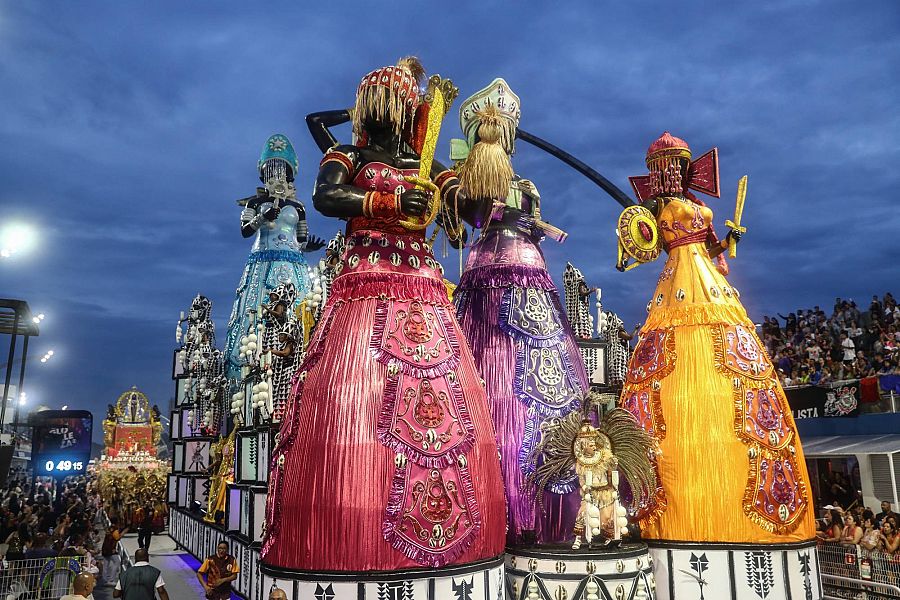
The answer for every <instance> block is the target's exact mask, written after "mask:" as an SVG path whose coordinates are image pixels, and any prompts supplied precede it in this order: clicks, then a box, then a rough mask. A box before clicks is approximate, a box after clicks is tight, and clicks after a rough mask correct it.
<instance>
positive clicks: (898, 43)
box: [0, 0, 900, 439]
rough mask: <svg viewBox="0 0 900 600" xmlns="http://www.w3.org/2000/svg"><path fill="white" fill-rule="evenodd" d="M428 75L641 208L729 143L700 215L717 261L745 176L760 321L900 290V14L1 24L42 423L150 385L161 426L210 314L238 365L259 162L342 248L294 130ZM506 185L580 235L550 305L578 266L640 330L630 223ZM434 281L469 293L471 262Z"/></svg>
mask: <svg viewBox="0 0 900 600" xmlns="http://www.w3.org/2000/svg"><path fill="white" fill-rule="evenodd" d="M410 54H414V55H417V56H419V57H420V58H421V59H422V62H423V63H424V65H425V67H426V69H427V70H428V72H429V73H440V74H441V75H444V76H447V77H450V78H451V79H452V80H453V81H454V83H455V84H456V85H457V86H458V87H459V89H460V95H461V97H466V96H468V95H469V94H471V93H472V92H474V91H475V90H477V89H479V88H481V87H483V86H485V85H486V84H488V83H489V82H490V81H491V80H492V79H493V78H494V77H503V78H505V79H506V80H507V81H508V82H509V84H510V85H511V86H512V88H513V89H514V90H515V91H516V92H517V93H518V94H519V95H520V96H521V98H522V121H521V125H522V127H523V128H524V129H526V130H528V131H529V132H532V133H535V134H537V135H539V136H541V137H544V138H545V139H547V140H549V141H551V142H552V143H554V144H556V145H558V146H560V147H562V148H564V149H566V150H568V151H569V152H571V153H572V154H574V155H575V156H577V157H578V158H580V159H581V160H583V161H585V162H587V163H589V164H590V165H592V166H593V167H595V168H596V169H597V170H598V171H600V172H601V173H603V174H604V175H605V176H606V177H607V178H609V179H610V180H611V181H613V182H614V183H615V184H617V185H618V186H619V187H621V188H622V189H624V190H626V191H630V188H629V187H628V179H627V177H628V176H629V175H638V174H643V173H644V172H645V171H646V168H645V166H644V154H645V151H646V149H647V146H648V145H649V144H650V143H651V142H652V141H653V140H654V139H656V137H658V136H659V135H660V134H661V133H662V131H663V130H666V129H668V130H670V131H671V132H672V133H673V134H674V135H677V136H679V137H682V138H684V139H685V140H687V141H688V142H689V143H690V145H691V147H692V148H693V150H694V155H695V156H699V155H700V154H701V153H703V152H705V151H706V150H707V149H709V148H710V147H712V146H717V147H718V148H719V152H720V167H721V178H722V188H723V189H722V198H720V199H712V198H705V199H706V200H707V201H708V203H709V205H710V206H711V208H712V209H713V210H714V211H715V222H716V228H717V230H718V231H719V233H720V235H722V236H724V234H725V232H726V229H725V227H724V221H725V219H729V218H731V217H732V216H733V211H734V197H735V190H736V184H737V180H738V178H739V177H740V176H741V175H744V174H748V175H749V176H750V179H749V188H748V189H749V191H748V196H747V203H746V209H745V212H744V224H745V225H746V226H747V228H748V230H749V231H748V233H747V235H746V237H745V239H744V241H743V242H742V243H741V245H740V247H739V251H738V256H737V258H736V259H734V260H732V261H731V275H730V278H729V279H730V281H731V283H732V284H733V285H734V286H735V287H737V288H738V289H740V291H741V298H742V300H743V302H744V304H745V306H746V307H747V310H748V311H749V313H750V314H751V316H752V317H754V318H755V319H759V318H761V316H762V315H764V314H773V313H774V312H775V311H779V312H782V313H783V314H786V313H787V312H788V311H791V310H796V309H797V308H803V307H811V306H813V305H815V304H818V305H821V306H822V307H823V308H825V309H826V310H828V311H830V309H831V305H832V304H833V301H834V298H835V296H841V297H844V298H847V297H849V298H853V299H855V300H857V302H859V303H861V304H863V308H865V307H867V306H868V303H869V300H870V299H871V297H872V294H876V293H877V294H879V295H881V294H883V293H884V292H885V291H888V290H893V292H894V293H895V294H896V293H897V292H900V289H898V287H897V285H896V284H897V281H898V274H900V267H898V254H900V242H898V239H900V238H898V225H900V218H898V216H897V210H898V209H897V202H896V193H897V182H898V181H900V110H898V105H900V3H897V2H895V1H892V0H887V1H884V2H837V1H822V2H817V1H814V0H794V1H782V2H740V3H730V2H677V3H671V2H670V3H663V2H597V1H596V0H595V1H591V2H572V1H570V2H535V1H529V2H509V3H499V2H486V1H481V2H473V3H468V2H455V3H447V2H441V3H424V2H422V3H419V2H411V1H407V2H367V3H358V4H357V3H348V2H328V3H320V2H316V3H312V2H292V3H266V4H265V5H263V4H254V5H252V6H249V5H245V4H243V3H242V4H240V5H238V4H233V5H228V4H227V3H184V2H147V3H132V2H106V3H81V2H79V3H72V2H11V1H6V2H0V87H2V89H3V93H2V96H0V143H2V147H3V154H2V160H0V181H2V185H0V208H2V212H0V219H2V223H3V224H6V223H9V222H12V221H24V222H27V223H30V224H32V225H33V226H34V227H35V228H36V229H37V231H38V236H39V242H38V243H39V246H38V248H36V249H35V250H34V251H33V252H31V253H29V254H27V255H25V254H22V255H16V256H13V257H12V258H10V259H2V260H0V296H2V297H6V298H17V299H24V300H27V301H28V302H29V303H30V304H31V307H32V309H33V310H35V311H36V312H43V313H45V314H46V315H47V316H46V320H45V321H44V323H43V325H42V330H41V335H40V337H39V338H37V339H36V340H34V342H33V343H32V346H31V351H30V353H31V354H32V356H35V357H39V356H40V355H41V354H43V352H45V351H46V350H47V349H50V348H52V349H54V350H55V355H54V357H53V359H52V360H51V361H50V362H48V363H47V364H41V363H39V362H38V361H37V360H34V361H32V362H30V366H29V368H28V371H27V379H26V390H27V392H28V397H29V403H30V404H32V405H34V404H38V403H40V404H46V405H49V406H51V407H54V408H58V407H60V406H62V405H64V404H67V405H69V406H70V407H71V408H87V409H90V410H93V411H95V418H96V421H95V430H96V429H99V420H100V418H102V415H103V412H104V410H105V407H106V404H108V403H111V402H114V401H115V399H116V397H117V396H118V395H119V394H120V393H121V392H122V391H124V390H125V389H127V388H128V387H130V386H132V385H136V386H138V387H139V388H140V389H142V390H143V391H145V392H146V393H147V394H148V395H149V396H150V399H151V401H152V402H154V403H158V404H159V405H160V406H161V407H162V408H163V410H164V411H166V406H167V405H168V402H169V398H170V396H171V395H172V390H173V383H172V381H171V380H170V375H171V364H172V351H173V349H174V347H175V338H174V335H175V324H176V320H177V318H178V314H179V311H181V310H187V308H188V306H189V305H190V301H191V299H192V298H193V297H194V296H195V295H196V294H197V293H198V292H200V293H203V294H205V295H207V296H209V297H210V298H211V299H212V300H213V313H214V317H215V319H216V322H217V324H218V329H217V337H218V339H219V341H220V345H221V343H222V342H223V341H224V338H225V322H226V320H227V317H228V313H229V311H230V308H231V303H232V300H233V296H234V289H235V287H236V285H237V284H238V280H239V278H240V275H241V271H242V268H243V266H244V261H245V259H246V256H247V253H248V251H249V249H250V245H251V242H252V240H245V239H243V238H241V235H240V231H239V224H238V217H239V212H240V210H239V208H238V206H237V205H236V204H235V200H236V199H237V198H241V197H244V196H248V195H251V194H252V193H253V192H254V188H255V186H256V185H257V183H258V179H257V175H256V160H257V158H258V156H259V152H260V150H261V148H262V145H263V142H264V141H265V140H266V138H267V137H268V136H269V135H270V134H272V133H276V132H281V133H284V134H286V135H288V136H289V137H290V138H291V140H292V141H293V143H294V146H295V148H296V149H297V153H298V154H299V156H300V176H299V180H298V185H297V188H298V190H299V191H300V196H301V198H302V199H304V200H305V201H306V202H307V207H308V208H309V211H310V213H311V220H310V229H311V231H312V232H313V233H314V234H316V235H319V236H321V237H323V238H326V239H328V238H330V237H331V236H333V235H334V233H335V232H336V231H337V230H338V229H340V228H342V223H341V222H339V221H337V220H333V219H328V218H325V217H322V216H320V215H318V214H316V213H315V212H314V210H313V209H312V207H311V201H309V200H308V195H309V191H310V190H311V187H312V182H313V179H314V177H315V172H316V168H317V165H318V162H319V159H320V153H319V152H318V150H317V149H316V148H315V146H314V144H313V143H312V140H311V138H310V136H309V134H308V132H307V129H306V126H305V123H304V121H303V118H304V116H305V115H306V114H307V113H309V112H313V111H317V110H325V109H333V108H345V107H348V106H350V105H351V104H352V102H353V97H354V96H353V95H354V92H355V90H356V85H357V83H358V81H359V78H360V77H361V76H362V75H363V74H364V73H366V72H368V71H369V70H371V69H374V68H377V67H380V66H383V65H385V64H391V63H394V62H395V61H396V60H397V59H398V58H399V57H401V56H405V55H410ZM456 108H458V107H456V106H454V108H453V110H452V112H451V115H450V116H449V117H448V119H447V120H446V121H445V122H444V129H443V131H442V134H441V145H440V147H439V156H438V158H440V159H443V160H445V161H446V160H447V154H448V151H449V139H450V138H451V137H455V136H459V126H458V119H457V111H456ZM338 133H339V134H340V135H341V136H343V139H344V140H349V128H341V129H340V130H339V132H338ZM514 164H515V167H516V171H517V172H518V173H519V174H521V175H522V176H524V177H527V178H529V179H531V180H533V181H534V182H535V183H536V184H537V186H538V187H539V189H540V190H541V196H542V209H543V213H544V215H545V216H546V217H547V219H548V220H550V221H551V222H553V223H554V224H555V225H557V226H559V227H561V228H562V229H564V230H566V231H568V233H569V239H568V240H567V241H566V242H565V243H564V244H562V245H559V244H556V243H555V242H553V241H552V240H548V241H545V242H544V244H543V248H544V252H545V254H546V257H547V260H548V263H549V267H550V269H551V272H552V273H553V275H554V277H555V278H556V279H557V281H559V279H560V275H561V272H562V269H563V267H564V265H565V262H566V261H567V260H569V261H571V262H573V263H574V264H575V265H576V266H578V267H580V268H581V269H582V271H584V272H585V274H586V275H587V277H588V281H589V283H590V284H592V285H598V286H601V287H602V288H603V298H604V304H605V305H606V307H607V308H609V309H611V310H614V311H616V312H618V313H619V314H620V315H621V316H622V317H623V319H624V321H625V323H626V326H628V327H630V326H631V325H633V324H635V323H637V322H639V321H640V320H641V319H642V318H643V315H644V314H645V313H644V310H645V309H644V307H645V305H646V303H647V300H648V299H649V297H650V295H651V293H652V291H653V287H654V285H655V282H656V278H657V276H658V274H659V271H660V270H661V268H662V263H661V261H660V262H657V263H655V264H649V265H644V266H642V267H640V268H638V269H635V270H633V271H630V272H628V273H627V274H622V273H619V272H617V271H615V269H614V268H613V267H614V263H615V260H616V240H615V236H614V225H615V219H616V217H617V216H618V214H619V211H620V207H619V206H618V205H617V204H616V203H615V202H614V201H613V200H612V199H611V198H609V197H608V196H607V195H606V194H605V193H604V192H602V191H601V190H600V189H599V188H597V187H596V186H594V185H593V184H592V183H591V182H589V181H588V180H586V179H585V178H583V177H581V176H580V175H578V174H577V173H575V172H574V171H572V170H571V169H569V168H568V167H566V166H565V165H563V164H562V163H560V162H559V161H557V160H556V159H554V158H552V157H551V156H549V155H547V154H544V153H542V152H540V151H538V150H536V149H535V148H531V147H528V146H526V145H525V144H521V143H520V144H519V146H518V153H517V154H516V156H515V157H514ZM318 257H319V254H318V253H317V254H315V255H313V257H312V258H311V259H310V261H311V262H312V261H314V260H318ZM444 263H445V265H446V266H447V272H448V273H449V274H450V275H451V277H452V278H453V279H458V269H457V267H456V266H455V265H456V263H457V258H456V256H455V255H452V256H451V257H449V258H448V259H445V261H444ZM4 356H5V355H4ZM4 362H5V361H4ZM96 433H97V435H95V439H99V438H100V437H102V436H100V435H99V431H97V432H96Z"/></svg>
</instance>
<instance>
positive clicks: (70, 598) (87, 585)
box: [59, 573, 94, 600]
mask: <svg viewBox="0 0 900 600" xmlns="http://www.w3.org/2000/svg"><path fill="white" fill-rule="evenodd" d="M93 591H94V576H93V575H91V574H90V573H79V574H78V575H76V576H75V581H74V582H72V593H71V594H66V595H65V596H63V597H62V598H60V599H59V600H84V599H85V598H93V596H91V593H92V592H93Z"/></svg>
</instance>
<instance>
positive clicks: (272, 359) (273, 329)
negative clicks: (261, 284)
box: [260, 282, 303, 423]
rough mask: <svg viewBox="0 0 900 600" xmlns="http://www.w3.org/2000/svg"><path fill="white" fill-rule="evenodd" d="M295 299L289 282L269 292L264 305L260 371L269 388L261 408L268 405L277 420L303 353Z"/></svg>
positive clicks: (291, 284) (295, 292)
mask: <svg viewBox="0 0 900 600" xmlns="http://www.w3.org/2000/svg"><path fill="white" fill-rule="evenodd" d="M296 299H297V291H296V290H295V289H294V284H293V283H290V282H287V283H282V284H281V285H279V286H278V287H276V288H275V289H274V290H272V291H271V292H269V298H268V301H267V302H265V303H264V304H262V305H261V307H262V315H261V316H262V319H263V325H264V327H263V337H262V357H261V365H260V366H261V369H260V375H261V380H262V382H264V383H265V384H266V387H265V391H267V392H268V394H267V395H266V396H267V402H266V404H265V406H263V407H261V408H264V409H265V414H271V415H272V420H273V421H275V422H276V423H277V422H280V421H281V418H282V416H283V415H284V407H285V404H286V403H287V399H288V397H289V395H290V390H291V377H293V375H294V372H295V371H296V370H297V366H298V365H299V364H300V362H299V359H300V357H301V355H302V346H303V344H302V342H303V340H302V333H301V331H300V323H299V322H298V321H297V315H296V314H294V312H293V311H292V310H291V307H293V306H294V303H295V302H296ZM269 398H271V400H270V401H268V400H269Z"/></svg>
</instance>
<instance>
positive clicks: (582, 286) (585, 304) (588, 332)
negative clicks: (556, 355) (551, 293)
mask: <svg viewBox="0 0 900 600" xmlns="http://www.w3.org/2000/svg"><path fill="white" fill-rule="evenodd" d="M596 289H597V288H591V287H588V284H587V283H586V282H585V280H584V275H582V274H581V269H578V268H576V267H575V266H574V265H572V263H566V268H565V270H564V271H563V290H564V291H565V293H566V313H567V314H568V317H569V323H570V324H571V326H572V331H573V332H574V333H575V335H576V336H578V337H579V338H580V339H583V340H589V339H591V338H592V337H594V317H593V316H591V294H592V293H594V291H595V290H596Z"/></svg>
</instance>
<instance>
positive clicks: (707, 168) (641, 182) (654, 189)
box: [628, 131, 719, 202]
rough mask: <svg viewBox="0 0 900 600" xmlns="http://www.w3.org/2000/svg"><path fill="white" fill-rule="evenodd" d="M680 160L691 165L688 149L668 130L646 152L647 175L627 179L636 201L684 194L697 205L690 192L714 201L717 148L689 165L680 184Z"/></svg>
mask: <svg viewBox="0 0 900 600" xmlns="http://www.w3.org/2000/svg"><path fill="white" fill-rule="evenodd" d="M679 159H681V160H686V161H688V162H690V160H691V148H690V146H688V145H687V142H685V141H684V140H682V139H680V138H677V137H675V136H674V135H672V134H671V133H669V132H668V131H665V132H663V134H662V135H661V136H659V139H657V140H656V141H655V142H653V143H652V144H650V148H648V149H647V168H648V169H650V174H649V175H640V176H635V177H629V178H628V180H629V181H630V182H631V187H632V188H633V189H634V193H635V195H637V198H638V200H639V201H643V200H646V199H648V198H653V197H655V196H659V195H661V194H666V193H669V194H684V195H685V196H687V197H688V198H690V199H691V200H695V201H698V202H699V200H697V198H696V197H695V196H694V195H693V194H692V193H691V192H689V191H688V190H689V189H692V190H697V191H698V192H703V193H704V194H707V195H709V196H713V197H714V198H718V197H719V150H718V148H713V149H712V150H710V151H709V152H707V153H706V154H704V155H703V156H701V157H700V158H698V159H697V160H695V161H693V162H690V167H689V168H688V172H687V180H686V181H682V176H681V166H680V164H679Z"/></svg>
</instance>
